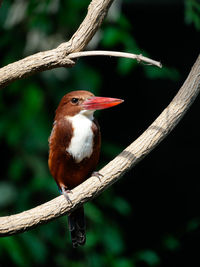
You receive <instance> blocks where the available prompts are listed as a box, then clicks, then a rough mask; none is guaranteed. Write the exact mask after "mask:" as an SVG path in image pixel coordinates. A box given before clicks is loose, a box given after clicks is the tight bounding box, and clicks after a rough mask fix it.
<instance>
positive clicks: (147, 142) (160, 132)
mask: <svg viewBox="0 0 200 267" xmlns="http://www.w3.org/2000/svg"><path fill="white" fill-rule="evenodd" d="M199 91H200V56H199V57H198V58H197V60H196V62H195V64H194V66H193V67H192V70H191V72H190V73H189V75H188V77H187V79H186V80H185V82H184V84H183V86H182V87H181V88H180V90H179V92H178V93H177V95H176V96H175V97H174V99H173V100H172V101H171V103H170V104H169V105H168V106H167V107H166V108H165V109H164V110H163V112H162V113H161V114H160V115H159V117H158V118H157V119H156V120H155V121H154V122H153V123H152V124H151V125H150V126H149V127H148V129H147V130H146V131H145V132H144V133H143V134H142V135H141V136H140V137H139V138H138V139H136V140H135V141H134V142H133V143H132V144H131V145H130V146H128V147H127V148H126V149H125V150H123V151H122V152H121V153H120V154H119V155H118V156H117V157H116V158H115V159H113V160H112V161H111V162H109V163H108V164H107V165H106V166H105V167H104V168H103V169H101V170H100V173H101V174H102V175H103V177H102V179H101V181H99V180H98V179H97V178H96V177H90V178H89V179H88V180H86V181H85V182H84V183H82V184H81V185H79V186H77V187H76V188H75V189H74V190H73V194H70V199H71V201H72V204H69V203H68V202H66V200H65V198H64V197H63V196H59V197H57V198H55V199H53V200H51V201H49V202H46V203H44V204H42V205H40V206H38V207H35V208H33V209H30V210H28V211H24V212H22V213H19V214H16V215H11V216H6V217H1V218H0V236H9V235H13V234H16V233H19V232H24V231H27V230H30V229H32V228H34V227H36V226H38V225H41V224H44V223H47V222H49V221H51V220H54V219H56V218H58V217H60V216H62V215H65V214H68V213H70V212H71V211H72V210H74V209H75V208H77V207H78V206H80V205H82V204H83V203H85V202H86V201H88V200H91V199H92V198H94V197H96V196H97V195H98V194H100V193H101V192H103V191H104V190H105V189H106V188H107V187H108V186H110V185H112V184H113V183H114V182H116V181H117V180H118V179H120V178H121V177H122V176H123V175H124V174H125V173H126V172H127V171H128V170H129V169H130V168H132V167H133V166H135V165H136V164H137V163H138V162H139V161H140V160H141V159H143V158H144V157H145V156H146V155H147V154H148V153H150V152H151V151H152V150H153V149H154V148H155V147H156V146H157V145H158V144H159V143H160V142H161V141H162V140H163V139H164V138H165V137H166V136H167V135H168V134H169V133H170V132H171V131H172V129H173V128H174V127H175V126H176V125H177V123H178V122H179V121H180V119H181V118H182V117H183V116H184V114H185V113H186V111H187V110H188V109H189V107H190V106H191V104H192V103H193V101H194V99H195V98H196V96H197V95H198V93H199Z"/></svg>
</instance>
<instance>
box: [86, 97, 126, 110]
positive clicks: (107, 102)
mask: <svg viewBox="0 0 200 267" xmlns="http://www.w3.org/2000/svg"><path fill="white" fill-rule="evenodd" d="M122 102H124V100H122V99H117V98H110V97H100V96H93V97H91V98H88V99H87V100H85V101H84V102H83V104H82V107H83V108H84V109H86V110H97V109H105V108H111V107H113V106H116V105H119V104H120V103H122Z"/></svg>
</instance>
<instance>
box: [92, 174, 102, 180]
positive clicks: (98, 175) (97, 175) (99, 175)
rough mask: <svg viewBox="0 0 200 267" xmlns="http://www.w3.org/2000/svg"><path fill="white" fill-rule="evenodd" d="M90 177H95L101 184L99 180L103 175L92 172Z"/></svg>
mask: <svg viewBox="0 0 200 267" xmlns="http://www.w3.org/2000/svg"><path fill="white" fill-rule="evenodd" d="M92 176H95V177H97V178H98V179H99V181H100V182H101V178H102V177H103V174H101V173H99V172H93V173H92Z"/></svg>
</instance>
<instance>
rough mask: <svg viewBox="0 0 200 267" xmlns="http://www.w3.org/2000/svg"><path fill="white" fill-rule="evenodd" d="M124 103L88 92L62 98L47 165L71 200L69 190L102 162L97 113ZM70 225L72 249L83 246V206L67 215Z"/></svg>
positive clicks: (84, 237) (74, 92) (51, 136)
mask: <svg viewBox="0 0 200 267" xmlns="http://www.w3.org/2000/svg"><path fill="white" fill-rule="evenodd" d="M122 102H123V100H121V99H116V98H109V97H96V96H94V95H93V94H92V93H90V92H88V91H73V92H70V93H68V94H66V95H64V96H63V98H62V99H61V101H60V104H59V106H58V108H57V110H56V115H55V120H54V123H53V129H52V132H51V135H50V137H49V160H48V164H49V169H50V172H51V174H52V176H53V178H54V179H55V181H56V183H57V185H58V187H59V190H60V191H61V193H62V194H63V195H64V196H65V198H66V199H67V200H68V201H70V198H69V192H70V190H71V189H73V188H74V187H76V186H77V185H79V184H81V183H82V182H83V181H84V180H86V179H87V178H88V177H90V176H91V174H92V173H93V172H94V170H95V168H96V166H97V163H98V161H99V154H100V146H101V134H100V129H99V125H98V123H97V120H96V119H95V118H94V116H93V114H94V111H95V110H99V109H105V108H109V107H112V106H115V105H118V104H120V103H122ZM95 174H96V175H97V176H98V175H100V174H98V173H95ZM68 223H69V231H70V233H71V240H72V244H73V247H77V246H78V245H84V243H85V241H86V235H85V220H84V209H83V206H81V207H79V208H78V209H76V210H75V211H73V212H72V213H71V214H70V215H69V216H68Z"/></svg>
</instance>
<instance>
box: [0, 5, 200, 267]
mask: <svg viewBox="0 0 200 267" xmlns="http://www.w3.org/2000/svg"><path fill="white" fill-rule="evenodd" d="M89 2H90V1H89V0H87V1H79V0H66V1H64V0H63V1H59V0H43V1H38V0H30V1H26V0H16V1H13V0H4V1H3V4H2V6H1V8H0V38H1V39H0V49H1V61H0V64H1V66H4V65H6V64H9V63H11V62H14V61H16V60H19V59H20V58H23V57H25V56H27V55H30V54H33V53H35V52H37V51H41V50H47V49H51V48H54V47H56V46H57V45H59V44H60V43H61V42H64V41H66V40H68V39H69V38H70V37H71V35H72V34H73V32H74V31H75V30H76V29H77V27H78V26H79V24H80V22H81V21H82V19H83V18H84V16H85V14H86V11H87V6H88V3H89ZM185 3H186V5H185V7H186V21H187V22H188V23H194V24H195V26H196V27H197V29H199V25H200V24H199V16H198V14H199V10H200V8H199V4H198V3H197V1H185ZM132 26H133V25H132V24H131V22H130V21H129V20H128V19H127V18H126V16H125V15H124V14H123V12H122V6H121V2H120V1H117V2H116V4H115V5H114V7H113V8H112V9H111V10H110V12H109V14H108V17H107V19H106V21H105V22H104V24H103V26H102V28H101V30H100V37H98V35H97V37H94V39H95V38H96V39H95V40H93V42H92V43H91V45H90V48H92V49H95V48H98V47H101V48H103V49H112V48H113V47H115V49H120V50H122V51H128V52H134V53H143V54H144V55H148V53H147V52H145V51H143V49H142V48H140V46H139V45H138V43H137V40H135V38H134V36H133V35H132V34H131V29H132ZM136 67H137V62H135V61H133V60H127V59H118V60H117V65H116V71H117V72H118V74H119V75H121V76H122V77H123V76H124V75H127V74H128V73H130V72H133V71H134V69H135V68H136ZM144 75H146V77H147V78H150V79H158V78H160V79H162V78H167V79H171V80H178V79H179V73H178V71H177V70H176V69H174V68H171V67H165V68H163V69H162V70H159V69H149V68H148V69H147V68H145V67H144ZM101 86H102V77H101V75H100V73H99V72H98V69H96V68H95V67H94V66H93V65H92V64H91V62H90V63H87V60H79V62H78V64H77V65H76V66H75V67H74V68H73V69H70V70H69V69H64V68H63V69H55V70H52V71H48V72H44V73H41V74H38V75H35V76H34V77H30V78H27V79H24V80H21V81H17V82H14V83H13V84H11V85H9V86H8V87H7V88H5V89H3V90H2V91H1V93H0V117H1V119H0V149H1V165H2V166H3V168H1V170H0V172H1V173H0V175H1V182H0V207H1V213H0V214H1V216H4V215H8V214H12V213H17V212H21V211H24V210H26V209H30V208H32V207H34V206H36V205H38V204H40V203H43V202H45V201H48V200H50V199H51V198H53V197H55V196H57V195H58V191H57V188H56V184H55V182H54V181H53V179H52V178H51V176H50V174H49V171H48V167H47V158H48V136H49V133H50V130H51V125H52V121H53V116H54V110H55V108H56V106H57V104H58V102H59V100H60V99H61V97H62V96H63V95H64V94H66V92H67V90H73V89H75V88H76V89H90V90H92V91H93V92H94V93H95V94H97V95H100V94H101ZM99 116H100V115H99ZM122 148H123V145H122V144H116V143H114V142H110V141H108V140H105V139H104V140H103V147H102V161H101V163H100V166H102V165H104V164H105V163H106V162H107V161H109V160H111V159H112V158H113V157H114V156H116V155H117V154H118V153H119V152H120V151H121V150H122ZM105 207H106V208H105ZM85 210H86V211H85V212H86V217H87V245H86V246H85V247H83V248H80V249H78V250H76V251H74V250H73V249H72V248H71V244H70V240H69V236H68V231H67V220H66V218H65V217H63V218H60V219H58V220H56V221H54V222H51V223H49V224H47V225H44V226H40V227H38V228H37V229H35V230H32V231H29V232H27V233H24V234H20V235H17V236H12V237H5V238H1V239H0V265H1V266H7V265H10V266H47V265H49V264H52V265H54V266H61V267H62V266H71V267H85V266H92V267H101V266H110V267H134V266H139V265H138V264H140V263H141V264H142V263H144V264H145V265H144V266H158V265H159V264H160V262H161V258H160V255H159V252H158V251H153V250H151V249H148V248H147V249H146V250H144V249H140V248H137V251H132V250H131V249H129V250H130V252H129V254H127V244H126V240H125V238H124V229H122V227H121V224H120V221H122V220H128V217H129V216H131V213H132V204H131V203H129V202H128V201H127V200H126V199H125V198H123V197H121V196H117V194H116V192H115V191H114V189H113V188H110V189H109V190H107V191H106V192H104V193H103V194H102V195H101V196H100V197H99V198H97V199H95V200H94V201H92V202H90V203H87V204H86V205H85ZM110 214H114V215H113V216H112V219H111V218H110ZM196 225H199V221H198V220H197V221H193V222H191V223H190V224H189V225H188V229H194V228H195V226H196ZM163 243H164V249H166V250H176V249H178V248H179V237H176V236H173V235H167V236H166V238H165V239H164V241H163ZM127 255H129V256H127ZM130 255H131V256H130Z"/></svg>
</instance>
